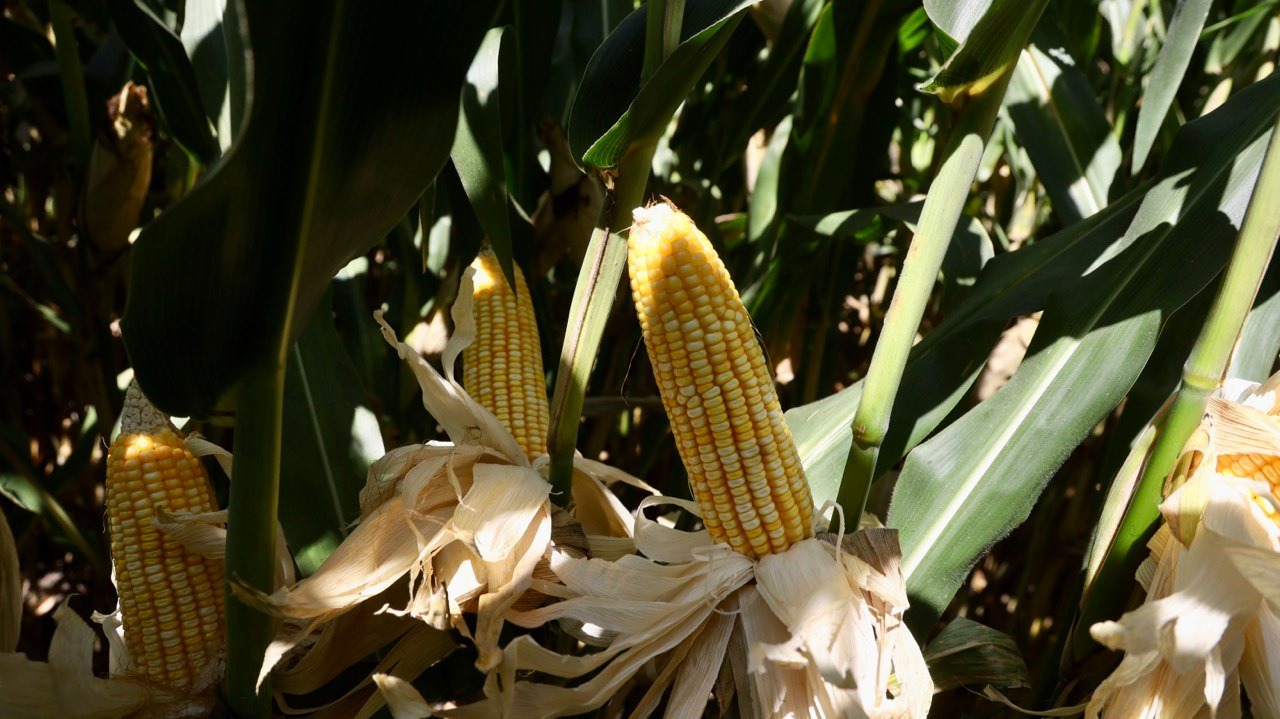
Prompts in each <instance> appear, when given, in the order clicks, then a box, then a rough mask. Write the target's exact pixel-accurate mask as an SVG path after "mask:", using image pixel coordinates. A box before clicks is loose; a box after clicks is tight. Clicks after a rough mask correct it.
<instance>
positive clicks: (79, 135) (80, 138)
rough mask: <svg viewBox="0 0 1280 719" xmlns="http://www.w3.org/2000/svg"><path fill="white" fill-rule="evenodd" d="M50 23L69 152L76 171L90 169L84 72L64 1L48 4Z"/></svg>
mask: <svg viewBox="0 0 1280 719" xmlns="http://www.w3.org/2000/svg"><path fill="white" fill-rule="evenodd" d="M49 19H50V21H51V23H52V24H53V36H54V39H56V40H57V41H58V53H57V54H58V72H59V74H60V75H61V77H62V96H63V99H64V100H65V101H66V104H67V124H68V125H69V126H70V130H71V152H72V154H73V159H74V160H75V166H76V169H77V170H79V171H81V172H84V171H85V170H86V169H87V168H88V166H89V150H90V146H89V143H90V137H89V99H88V97H87V96H86V95H85V89H84V70H83V69H82V68H81V67H80V52H79V50H77V49H76V32H75V28H74V27H72V25H71V10H70V9H68V8H67V4H66V2H65V0H51V2H50V3H49Z"/></svg>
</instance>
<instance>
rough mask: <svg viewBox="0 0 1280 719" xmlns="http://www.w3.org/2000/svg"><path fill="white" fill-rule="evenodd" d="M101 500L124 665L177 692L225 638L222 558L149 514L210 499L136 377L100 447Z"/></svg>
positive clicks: (199, 505)
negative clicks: (110, 437) (198, 549)
mask: <svg viewBox="0 0 1280 719" xmlns="http://www.w3.org/2000/svg"><path fill="white" fill-rule="evenodd" d="M106 508H107V528H108V531H109V533H110V535H111V556H112V563H113V564H114V566H115V571H116V589H117V592H118V593H119V595H120V613H121V621H122V622H123V625H124V636H125V644H126V646H127V647H128V649H129V655H130V662H131V666H130V673H132V674H136V675H138V676H142V677H145V678H147V679H149V680H150V681H152V682H155V683H156V684H158V685H160V686H163V687H166V688H169V689H171V690H174V691H176V692H179V693H181V692H185V691H187V690H188V689H190V688H191V687H192V685H193V683H194V682H195V681H196V679H198V678H200V677H201V674H202V672H203V671H204V668H205V666H206V665H207V664H208V663H209V662H210V661H211V660H212V659H213V658H214V657H215V656H216V655H217V653H218V652H219V651H220V650H221V649H222V647H223V645H224V643H225V641H226V639H225V631H224V629H223V604H224V596H223V563H222V561H221V560H217V559H209V558H207V557H203V556H200V555H198V554H195V553H194V552H191V551H189V550H188V549H187V548H186V547H184V546H182V544H180V543H179V542H178V541H177V540H175V539H172V538H170V537H168V536H166V535H164V534H163V533H162V532H161V531H160V529H159V528H158V527H157V526H156V525H155V523H154V521H153V520H154V519H155V518H156V516H157V512H159V511H160V510H166V511H170V512H174V511H186V512H193V513H198V512H211V511H215V510H217V508H218V507H217V504H216V500H215V498H214V495H213V489H212V487H211V486H210V484H209V476H208V474H207V473H206V472H205V469H204V466H203V465H202V464H201V463H200V460H199V459H197V458H196V457H195V456H194V455H193V454H192V453H191V451H190V450H188V449H187V447H186V445H185V444H183V441H182V438H181V437H180V436H178V434H177V432H175V431H174V429H173V428H172V426H170V424H169V422H168V420H167V419H166V418H165V417H164V415H162V414H160V412H159V411H157V410H156V409H155V408H154V407H152V406H151V404H150V403H149V402H148V401H147V399H146V398H145V397H144V396H143V395H142V392H141V391H140V390H139V389H138V386H137V385H136V384H134V385H132V386H130V387H129V390H128V392H127V394H126V395H125V403H124V410H123V415H122V418H121V422H120V434H119V435H118V436H117V437H116V439H115V441H113V442H112V443H111V447H110V449H109V450H108V452H107V485H106Z"/></svg>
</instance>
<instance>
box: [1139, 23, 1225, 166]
mask: <svg viewBox="0 0 1280 719" xmlns="http://www.w3.org/2000/svg"><path fill="white" fill-rule="evenodd" d="M1212 4H1213V2H1212V0H1178V8H1177V9H1176V10H1174V11H1173V19H1172V20H1170V21H1169V31H1168V32H1167V33H1165V36H1164V47H1162V48H1160V57H1158V58H1156V66H1155V67H1154V68H1152V69H1151V74H1150V75H1149V76H1148V77H1147V89H1146V92H1145V93H1143V95H1142V105H1141V107H1140V108H1139V109H1138V129H1137V131H1136V132H1135V134H1134V137H1133V166H1132V171H1133V173H1134V174H1137V173H1138V171H1139V170H1141V169H1142V166H1143V165H1145V164H1147V155H1148V154H1150V153H1151V146H1152V145H1154V144H1155V142H1156V133H1157V132H1158V131H1159V130H1160V125H1161V124H1162V123H1164V118H1165V115H1167V114H1169V108H1170V106H1172V105H1173V96H1174V95H1175V94H1176V93H1177V92H1178V87H1179V86H1180V85H1181V84H1182V76H1183V75H1184V74H1185V73H1186V71H1187V66H1188V65H1190V64H1191V53H1192V52H1193V51H1195V49H1196V42H1197V41H1198V40H1199V39H1200V30H1201V29H1203V28H1204V20H1205V18H1206V17H1208V16H1209V7H1210V5H1212Z"/></svg>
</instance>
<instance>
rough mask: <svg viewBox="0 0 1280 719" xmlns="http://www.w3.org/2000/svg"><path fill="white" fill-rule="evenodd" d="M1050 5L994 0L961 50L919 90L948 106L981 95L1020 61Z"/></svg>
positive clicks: (1041, 0)
mask: <svg viewBox="0 0 1280 719" xmlns="http://www.w3.org/2000/svg"><path fill="white" fill-rule="evenodd" d="M1047 4H1048V0H1031V2H1027V1H1026V0H994V1H993V2H992V3H991V5H990V7H988V8H987V9H986V12H985V13H983V15H982V18H981V19H980V20H978V22H977V24H976V25H974V26H973V30H972V31H971V32H970V33H969V34H968V36H967V37H966V38H965V40H964V42H963V43H962V44H961V45H960V48H959V49H958V50H956V52H955V54H953V55H952V56H951V57H950V58H948V59H947V62H946V64H945V65H943V66H942V69H941V70H939V71H938V74H937V75H934V76H933V77H932V78H931V79H929V80H928V81H927V82H925V83H924V84H922V85H921V86H920V89H921V90H922V91H924V92H932V93H934V94H936V95H938V96H939V97H941V98H942V99H943V101H945V102H947V103H952V102H955V101H956V100H957V99H958V98H960V97H961V96H964V95H980V94H982V92H984V91H985V90H986V89H987V88H988V87H989V86H990V85H991V84H992V83H994V82H995V81H996V80H997V79H998V78H999V77H1000V76H1001V75H1002V74H1003V72H1004V69H1005V68H1006V67H1008V66H1009V65H1010V64H1011V63H1014V62H1017V60H1018V53H1020V52H1022V46H1023V43H1024V42H1026V38H1027V37H1028V36H1029V35H1030V34H1031V30H1032V28H1034V27H1035V25H1036V23H1037V22H1038V21H1039V20H1040V15H1041V13H1042V12H1043V11H1044V8H1045V6H1046V5H1047ZM957 22H959V20H957Z"/></svg>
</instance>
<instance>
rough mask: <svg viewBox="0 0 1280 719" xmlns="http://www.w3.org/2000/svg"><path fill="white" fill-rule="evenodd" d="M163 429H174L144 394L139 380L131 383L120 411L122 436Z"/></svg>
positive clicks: (149, 432)
mask: <svg viewBox="0 0 1280 719" xmlns="http://www.w3.org/2000/svg"><path fill="white" fill-rule="evenodd" d="M162 429H173V425H172V424H170V422H169V418H168V417H166V416H164V414H163V413H162V412H161V411H160V410H158V409H156V407H155V405H153V404H151V400H149V399H147V396H146V395H144V394H143V393H142V388H141V387H139V386H138V380H136V379H135V380H132V381H130V382H129V388H128V389H127V390H125V393H124V406H123V407H121V409H120V434H151V433H154V432H158V431H160V430H162Z"/></svg>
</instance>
